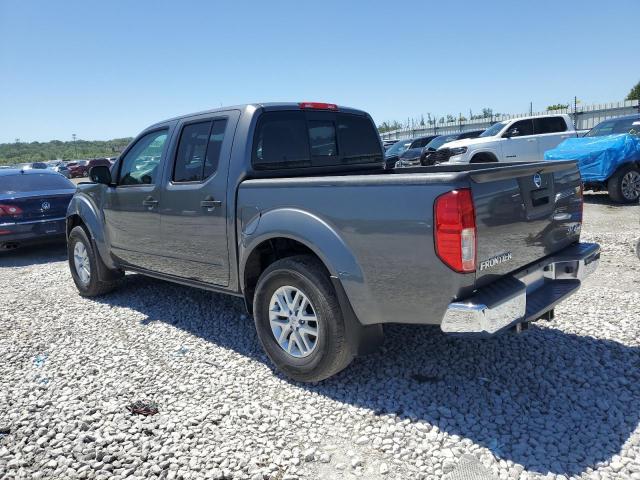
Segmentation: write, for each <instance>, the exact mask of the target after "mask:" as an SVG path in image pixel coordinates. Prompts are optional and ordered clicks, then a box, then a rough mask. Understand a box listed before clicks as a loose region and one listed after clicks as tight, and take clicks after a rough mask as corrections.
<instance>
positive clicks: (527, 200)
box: [470, 161, 582, 288]
mask: <svg viewBox="0 0 640 480" xmlns="http://www.w3.org/2000/svg"><path fill="white" fill-rule="evenodd" d="M470 178H471V185H472V193H473V201H474V205H475V212H476V224H477V240H476V241H477V268H476V288H478V287H482V286H483V285H487V284H489V283H491V282H493V281H495V280H497V279H499V278H500V277H501V276H503V275H505V274H507V273H509V272H512V271H514V270H517V269H519V268H521V267H523V266H525V265H528V264H530V263H532V262H535V261H537V260H539V259H541V258H543V257H546V256H548V255H551V254H553V253H555V252H558V251H559V250H562V249H563V248H565V247H567V246H568V245H570V244H572V243H574V242H577V241H578V240H579V238H580V228H581V225H582V187H581V180H580V173H579V171H578V168H577V165H576V163H575V162H573V161H568V162H546V163H542V162H540V163H529V164H523V165H515V166H499V165H498V166H496V168H489V169H483V170H478V171H476V172H473V173H471V175H470Z"/></svg>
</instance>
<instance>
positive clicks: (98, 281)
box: [67, 226, 122, 297]
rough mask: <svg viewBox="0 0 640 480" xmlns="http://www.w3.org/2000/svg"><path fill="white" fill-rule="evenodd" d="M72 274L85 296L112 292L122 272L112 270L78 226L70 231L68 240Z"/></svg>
mask: <svg viewBox="0 0 640 480" xmlns="http://www.w3.org/2000/svg"><path fill="white" fill-rule="evenodd" d="M67 253H68V257H69V269H70V270H71V276H72V277H73V281H74V283H75V284H76V287H77V288H78V292H79V293H80V295H82V296H83V297H95V296H97V295H103V294H105V293H107V292H110V291H111V290H113V289H114V288H115V286H116V285H117V280H118V278H120V277H121V276H122V272H119V271H114V270H110V269H108V268H107V266H106V265H105V264H104V263H103V262H102V259H101V258H100V256H99V255H98V254H97V252H96V250H95V249H94V247H93V243H92V242H91V240H90V239H89V236H88V235H87V232H85V230H84V229H83V228H82V227H80V226H78V227H74V228H73V229H72V230H71V233H69V239H68V241H67Z"/></svg>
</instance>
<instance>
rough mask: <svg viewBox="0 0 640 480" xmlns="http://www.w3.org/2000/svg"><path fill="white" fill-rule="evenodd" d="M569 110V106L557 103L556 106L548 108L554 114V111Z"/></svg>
mask: <svg viewBox="0 0 640 480" xmlns="http://www.w3.org/2000/svg"><path fill="white" fill-rule="evenodd" d="M568 108H569V105H568V104H565V103H556V104H555V105H549V106H548V107H547V111H548V112H553V111H554V110H567V109H568Z"/></svg>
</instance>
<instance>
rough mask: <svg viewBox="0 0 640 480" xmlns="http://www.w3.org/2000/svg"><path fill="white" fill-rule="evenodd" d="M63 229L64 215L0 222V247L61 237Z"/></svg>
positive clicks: (64, 227)
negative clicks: (60, 216)
mask: <svg viewBox="0 0 640 480" xmlns="http://www.w3.org/2000/svg"><path fill="white" fill-rule="evenodd" d="M65 229H66V219H65V218H64V217H62V218H47V219H38V220H32V221H26V222H6V223H0V247H3V246H5V245H7V244H8V245H12V244H22V243H31V242H40V241H47V240H54V239H57V238H62V237H64V234H65Z"/></svg>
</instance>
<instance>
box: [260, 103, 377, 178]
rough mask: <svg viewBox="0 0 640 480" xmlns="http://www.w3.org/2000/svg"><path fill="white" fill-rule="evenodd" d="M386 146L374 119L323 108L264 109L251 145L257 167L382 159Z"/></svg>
mask: <svg viewBox="0 0 640 480" xmlns="http://www.w3.org/2000/svg"><path fill="white" fill-rule="evenodd" d="M382 161H383V150H382V147H381V145H380V139H379V137H378V133H377V131H376V129H375V127H374V126H373V123H372V122H371V120H370V119H369V118H368V117H366V116H363V115H357V114H351V113H343V112H322V111H311V110H309V111H275V112H265V113H263V114H262V115H261V116H260V118H259V119H258V123H257V125H256V132H255V136H254V142H253V149H252V164H253V167H254V168H256V169H260V170H264V169H281V168H299V167H325V166H339V165H358V164H363V165H364V164H372V163H376V162H377V163H380V164H381V163H382Z"/></svg>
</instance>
